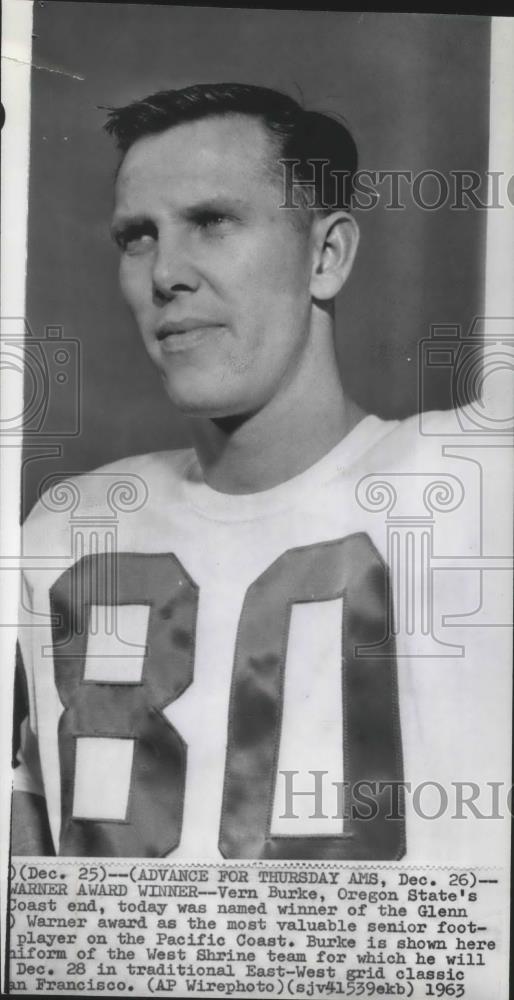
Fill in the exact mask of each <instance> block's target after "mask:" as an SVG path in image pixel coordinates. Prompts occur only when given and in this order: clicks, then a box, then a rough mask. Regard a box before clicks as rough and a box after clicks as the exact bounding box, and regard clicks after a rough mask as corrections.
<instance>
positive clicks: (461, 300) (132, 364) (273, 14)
mask: <svg viewBox="0 0 514 1000" xmlns="http://www.w3.org/2000/svg"><path fill="white" fill-rule="evenodd" d="M33 45H34V48H33V61H34V69H33V82H32V138H31V174H30V207H29V258H28V288H27V296H28V297H27V319H28V322H29V325H30V328H31V331H32V334H33V335H34V337H35V338H44V336H45V327H47V326H49V325H50V326H57V327H61V328H62V331H63V332H62V336H63V337H64V338H69V339H71V340H73V341H76V342H77V344H76V346H74V347H73V349H72V351H71V353H70V357H73V356H74V354H78V355H80V372H79V373H78V375H77V379H78V382H79V383H80V387H81V397H80V414H79V417H80V420H79V423H78V424H77V422H76V413H75V411H76V408H77V379H76V378H75V377H73V375H72V372H71V367H72V365H71V362H69V363H68V365H67V366H66V365H65V366H64V367H65V369H66V373H67V375H66V382H65V383H57V382H56V372H57V370H58V368H59V366H58V365H56V363H55V347H54V345H50V348H48V345H47V346H46V347H39V348H37V350H39V351H40V354H41V353H42V354H44V355H45V357H46V358H47V362H48V373H49V376H48V386H47V394H48V398H47V408H46V411H45V412H44V413H43V411H41V414H42V423H40V426H38V428H37V431H36V425H35V424H32V425H30V428H31V433H28V434H27V438H26V440H27V449H26V461H25V468H24V483H23V493H24V503H23V506H24V512H27V511H28V510H29V509H30V507H31V506H32V504H33V503H34V501H35V499H36V498H37V495H38V491H39V489H40V488H41V485H42V484H43V483H44V481H45V480H46V479H47V477H48V476H49V475H50V474H58V475H61V476H64V475H65V474H66V473H68V472H77V471H82V470H85V469H90V468H94V467H95V466H98V465H101V464H103V463H105V462H108V461H112V460H114V459H117V458H120V457H122V456H124V455H128V454H136V453H139V452H144V451H149V450H155V449H161V448H168V447H175V446H180V445H183V444H184V443H185V442H187V429H186V427H185V424H184V420H183V419H182V418H181V416H180V414H178V413H176V412H175V411H174V410H173V409H172V407H171V404H170V403H169V401H168V399H167V397H166V396H165V395H164V392H163V390H162V388H161V383H160V379H159V377H158V375H157V374H156V373H155V372H154V371H153V369H152V367H151V364H150V362H149V361H148V360H147V358H146V355H145V352H144V350H143V348H142V346H141V345H140V343H139V337H138V334H137V331H136V329H135V327H134V325H133V322H132V320H131V317H130V315H129V313H128V311H127V309H126V307H125V306H124V305H123V303H122V301H121V298H120V296H119V292H118V287H117V252H116V250H115V248H114V247H113V245H112V244H111V242H110V239H109V233H108V224H109V218H110V211H111V188H112V174H113V170H114V167H115V163H116V157H115V153H114V150H113V148H112V143H111V141H110V139H109V138H108V137H107V136H106V135H105V134H104V133H103V132H102V124H103V121H104V119H105V112H103V111H99V110H98V109H97V105H118V104H124V103H127V102H128V101H130V100H133V99H136V98H138V97H142V96H144V95H145V94H147V93H150V92H152V91H154V90H157V89H161V88H167V87H180V86H185V85H187V84H190V83H194V82H201V81H205V82H209V81H224V80H225V81H228V80H234V81H242V82H248V83H258V84H264V85H266V86H271V87H276V88H278V89H281V90H285V91H287V92H288V93H290V94H291V95H292V96H296V97H299V98H300V99H302V98H303V100H304V102H305V104H306V106H307V107H314V108H316V109H318V110H321V111H327V112H338V113H339V114H343V115H344V117H345V118H346V120H347V122H348V123H349V124H350V127H351V129H352V131H353V133H354V135H355V137H356V140H357V143H358V146H359V150H360V165H361V167H363V168H367V169H371V170H388V169H389V170H390V169H402V170H412V171H414V172H418V171H421V170H439V171H441V172H442V173H444V174H448V172H449V171H450V170H476V171H480V172H484V171H485V170H486V169H487V144H488V97H489V95H488V76H489V65H488V60H489V19H488V18H485V17H477V18H475V17H466V18H462V17H452V16H447V15H410V14H373V13H361V14H359V13H331V12H330V13H328V12H326V13H324V12H311V11H297V12H294V11H271V10H268V11H251V10H245V9H227V8H207V7H205V8H199V7H196V8H193V7H178V6H169V5H168V6H154V5H149V4H122V5H115V4H94V3H61V2H50V3H47V2H45V3H41V2H36V3H35V5H34V40H33ZM76 77H80V78H81V79H77V78H76ZM427 193H428V188H427ZM358 219H359V223H360V225H361V230H362V239H361V247H360V251H359V257H358V261H357V264H356V266H355V270H354V273H353V274H352V276H351V278H350V281H349V283H348V284H347V286H346V287H345V289H344V290H343V293H342V294H341V296H340V300H339V303H338V354H339V359H340V366H341V370H342V375H343V380H344V384H345V386H346V387H347V388H348V391H349V392H350V393H351V395H353V396H354V397H355V398H356V399H357V400H358V401H359V402H360V403H361V404H362V405H364V406H365V407H366V408H367V409H369V410H371V411H373V412H377V413H379V414H380V415H382V416H395V417H397V416H400V417H401V416H405V415H407V414H409V413H412V412H414V411H415V410H416V409H417V406H418V366H417V355H418V343H419V342H420V341H421V340H422V339H423V338H424V337H426V336H427V335H428V333H429V329H430V325H431V324H434V323H450V324H451V323H459V324H461V325H462V326H463V328H466V327H467V326H468V325H469V324H470V322H471V320H472V319H473V317H474V316H475V315H476V314H479V313H480V311H481V308H482V299H483V270H484V246H485V212H481V211H477V210H468V211H461V212H458V211H451V210H450V209H449V208H448V207H445V208H444V209H441V210H439V211H433V212H429V211H423V210H422V209H420V208H417V207H415V206H414V205H413V204H412V202H410V201H409V202H408V208H407V209H406V210H405V211H397V212H393V211H386V210H385V208H384V206H383V205H380V206H379V207H377V208H375V209H374V210H372V211H368V212H363V211H360V212H358ZM34 350H35V348H34ZM428 403H429V405H430V406H431V407H433V406H435V407H446V406H449V405H450V399H449V398H448V394H447V393H446V391H445V390H442V389H434V390H433V391H432V397H431V398H429V400H428ZM43 418H44V419H43ZM45 435H46V436H45ZM56 445H58V446H59V447H58V448H57V447H55V446H56ZM52 446H54V448H53V450H54V452H56V451H59V454H58V455H56V454H55V453H54V454H53V455H51V454H49V453H50V452H51V450H52ZM36 455H37V456H39V457H38V458H37V460H33V459H34V458H35V457H36ZM30 456H32V457H31V460H30V461H28V459H29V457H30Z"/></svg>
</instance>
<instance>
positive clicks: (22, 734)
mask: <svg viewBox="0 0 514 1000" xmlns="http://www.w3.org/2000/svg"><path fill="white" fill-rule="evenodd" d="M18 621H19V628H18V643H17V646H16V667H15V677H14V709H13V712H14V718H13V748H12V758H13V759H12V764H13V790H14V791H19V792H32V793H33V794H35V795H41V796H44V788H43V779H42V775H41V765H40V760H39V749H38V741H37V733H36V725H35V716H34V712H33V711H32V709H31V702H32V699H31V695H30V691H31V686H32V678H33V653H32V634H33V623H32V610H31V602H30V591H29V588H28V586H27V583H26V581H25V579H22V587H21V597H20V610H19V617H18ZM31 626H32V627H31Z"/></svg>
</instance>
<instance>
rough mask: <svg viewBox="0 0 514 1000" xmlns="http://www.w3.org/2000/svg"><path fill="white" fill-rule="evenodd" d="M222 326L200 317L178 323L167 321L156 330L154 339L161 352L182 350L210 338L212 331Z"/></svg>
mask: <svg viewBox="0 0 514 1000" xmlns="http://www.w3.org/2000/svg"><path fill="white" fill-rule="evenodd" d="M222 326H223V324H221V323H213V322H212V320H207V319H204V318H201V317H199V318H198V319H193V318H189V319H185V320H181V321H180V322H172V321H167V322H165V323H162V324H161V325H160V326H159V327H158V328H157V331H156V339H157V342H158V343H159V344H160V345H161V347H162V350H163V351H166V352H171V351H176V350H184V349H185V348H187V347H192V346H194V345H195V344H196V343H199V342H200V341H202V340H203V339H204V338H206V337H211V336H212V335H213V333H214V331H216V330H220V329H221V328H222Z"/></svg>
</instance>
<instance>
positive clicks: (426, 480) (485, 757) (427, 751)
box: [14, 413, 510, 863]
mask: <svg viewBox="0 0 514 1000" xmlns="http://www.w3.org/2000/svg"><path fill="white" fill-rule="evenodd" d="M454 417H455V414H451V417H450V415H448V414H446V413H434V414H430V415H428V416H427V415H426V414H425V415H424V424H423V433H422V432H421V428H420V422H419V418H418V417H413V418H410V419H409V420H406V421H402V422H399V421H382V420H380V419H379V418H378V417H375V416H368V417H366V418H365V419H363V420H362V421H361V423H360V424H358V425H357V426H356V427H355V428H354V429H353V430H352V431H351V433H350V434H348V435H347V436H346V437H345V438H344V439H343V441H342V442H340V443H339V445H337V447H335V448H334V449H333V450H332V451H331V452H329V453H328V454H327V455H325V456H324V457H323V458H322V459H321V460H320V461H319V462H317V463H316V464H315V465H314V466H312V467H311V468H309V469H308V470H307V471H306V472H304V473H302V474H300V475H298V476H296V477H294V478H293V479H291V480H289V481H287V482H285V483H283V484H280V485H278V486H276V487H274V488H273V489H268V490H265V491H262V492H259V493H255V494H252V495H246V494H245V495H242V496H241V495H237V496H236V495H226V494H222V493H219V492H217V491H215V490H213V489H211V488H210V487H209V486H207V485H206V484H205V482H204V481H203V479H202V475H201V472H200V469H199V466H198V463H197V460H196V457H195V454H194V452H192V451H180V452H169V453H157V454H150V455H144V456H140V457H137V458H133V459H124V460H123V461H120V462H117V463H114V464H112V465H110V466H105V467H104V468H102V469H99V470H97V471H95V472H92V473H89V474H86V475H82V476H77V477H75V478H73V479H70V480H67V481H66V482H61V483H57V484H56V485H54V486H53V487H52V488H51V489H49V490H48V492H47V493H45V494H44V496H43V497H42V498H41V500H40V501H39V502H38V504H37V506H36V507H35V509H34V511H33V512H32V514H31V515H30V517H29V518H28V521H27V523H26V526H25V532H24V541H23V553H22V557H23V558H22V561H23V567H24V572H23V577H24V590H23V599H22V622H21V630H20V647H21V651H22V658H23V664H24V670H25V676H26V690H27V698H28V708H27V719H26V721H25V722H24V724H23V727H22V745H21V749H20V753H19V766H18V767H16V768H15V772H14V775H15V788H18V789H20V790H25V791H33V792H37V793H39V794H41V795H43V796H44V797H45V799H46V805H47V811H48V818H49V823H50V828H51V831H52V836H53V839H54V844H55V850H56V853H60V854H63V855H71V856H85V855H90V856H121V857H166V856H170V857H172V858H177V859H178V858H181V859H182V858H183V859H186V858H195V859H201V860H220V859H221V858H226V859H230V858H247V859H252V858H254V859H273V860H276V859H325V860H329V859H330V860H335V859H341V860H345V859H348V860H368V861H374V860H387V859H393V860H394V859H399V858H402V857H404V858H405V860H406V861H408V862H416V861H424V862H427V861H430V860H433V862H445V863H452V862H454V863H456V862H457V861H458V862H460V863H467V862H475V863H476V862H479V861H480V860H481V861H487V859H490V858H491V857H493V856H494V850H495V845H496V848H497V849H498V850H499V851H501V852H503V851H504V849H505V844H506V843H507V836H508V830H507V824H506V823H504V822H501V821H499V820H498V819H496V820H493V819H485V818H484V819H480V818H478V817H477V815H476V810H477V809H478V811H479V812H480V813H482V814H484V813H486V812H490V811H491V809H490V798H491V795H490V790H491V786H490V784H489V785H488V783H491V782H496V783H498V782H499V783H500V784H501V783H502V782H505V781H507V777H508V761H509V753H508V749H509V747H508V734H509V732H510V728H509V727H510V675H509V657H508V651H507V647H506V643H507V642H508V633H507V631H506V630H504V631H503V632H502V630H501V628H500V627H499V626H500V625H502V624H504V623H502V622H498V621H492V620H486V621H484V620H483V617H482V618H481V616H480V613H479V611H480V609H481V608H482V609H483V606H484V600H483V592H484V575H486V571H487V569H488V568H489V569H491V566H490V565H489V564H488V565H487V566H485V563H484V566H485V570H484V569H483V566H482V562H481V560H483V558H484V553H483V545H484V532H483V484H482V482H481V475H480V470H479V467H478V463H477V462H476V461H472V460H470V458H469V456H468V455H467V454H466V453H465V451H464V449H461V453H459V449H458V447H457V443H458V436H456V435H455V434H454V436H453V438H452V437H450V438H448V437H447V436H445V435H447V434H448V428H449V422H450V419H452V420H453V419H454ZM452 426H453V425H452ZM448 441H450V443H452V442H453V444H454V447H453V448H451V447H450V448H448V446H447V445H448ZM445 445H446V447H444V446H445ZM491 571H492V572H494V566H493V567H492V570H491ZM502 636H505V639H502ZM493 637H494V642H493ZM502 642H503V646H502ZM492 649H493V650H494V655H491V650H492ZM463 782H467V783H474V785H475V786H476V788H478V790H479V792H476V793H475V796H474V800H475V812H473V809H472V808H471V807H466V806H463V803H462V801H461V802H460V806H459V802H458V801H457V799H458V796H459V795H460V796H461V799H462V794H463V792H462V789H461V791H460V792H459V791H458V787H457V786H458V785H459V783H463ZM469 796H470V791H469V788H468V786H466V787H465V789H464V798H469ZM477 796H478V797H477ZM471 797H473V796H471ZM459 809H460V814H459ZM496 856H497V857H498V855H496Z"/></svg>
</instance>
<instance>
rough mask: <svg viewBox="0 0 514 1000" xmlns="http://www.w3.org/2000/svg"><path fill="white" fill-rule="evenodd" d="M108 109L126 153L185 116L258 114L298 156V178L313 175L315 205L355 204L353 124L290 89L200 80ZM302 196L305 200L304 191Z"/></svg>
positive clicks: (286, 153) (289, 155)
mask: <svg viewBox="0 0 514 1000" xmlns="http://www.w3.org/2000/svg"><path fill="white" fill-rule="evenodd" d="M108 110H109V115H108V119H107V122H106V124H105V126H104V128H105V129H106V131H107V132H108V133H109V134H110V135H113V136H114V138H115V140H116V145H117V148H118V149H119V150H120V152H121V153H122V155H125V153H126V152H127V150H128V149H130V147H131V146H132V145H133V144H134V143H135V142H137V140H138V139H142V138H144V137H145V136H148V135H155V134H158V133H159V132H164V131H166V130H167V129H169V128H173V127H174V126H176V125H181V124H184V123H186V122H192V121H197V120H199V119H202V118H209V117H215V116H224V115H228V114H240V115H249V116H252V117H255V118H258V119H260V120H261V121H262V123H263V125H264V126H265V127H266V129H267V130H268V132H269V134H270V135H271V136H272V137H273V138H275V139H277V140H278V143H279V149H280V157H281V158H282V159H288V160H296V161H299V162H298V163H297V165H296V166H295V167H294V178H295V179H302V180H306V181H310V180H313V189H314V190H315V201H314V204H313V205H312V207H317V208H324V207H326V206H327V205H329V206H330V208H331V209H334V208H344V209H346V210H348V209H349V208H350V207H351V197H352V191H353V176H354V174H355V171H356V170H357V147H356V145H355V142H354V140H353V137H352V135H351V133H350V131H349V129H348V128H347V126H346V125H345V123H344V122H343V120H338V119H337V118H335V117H333V116H332V115H326V114H322V113H320V112H318V111H306V110H305V109H304V108H303V107H302V106H301V105H300V104H299V103H298V102H297V101H295V100H294V99H293V98H292V97H288V96H287V94H282V93H280V92H279V91H276V90H271V89H270V88H268V87H256V86H252V85H250V84H243V83H212V84H209V83H201V84H195V85H194V86H191V87H184V88H183V89H181V90H161V91H159V92H158V93H156V94H151V95H150V96H149V97H145V98H143V99H142V100H140V101H133V102H132V103H131V104H127V105H126V106H125V107H122V108H109V109H108ZM313 160H326V161H328V162H327V165H326V167H325V168H324V169H323V171H320V170H317V171H315V170H313V165H312V162H311V161H313ZM335 172H337V175H338V176H339V178H340V181H339V182H338V181H337V179H336V176H335ZM341 179H342V180H343V183H341ZM295 196H296V190H295ZM298 200H302V201H303V200H304V199H303V198H301V192H300V198H299V199H298ZM311 200H312V199H311Z"/></svg>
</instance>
